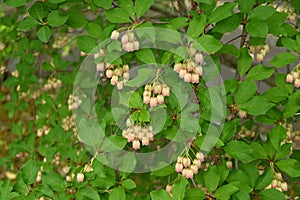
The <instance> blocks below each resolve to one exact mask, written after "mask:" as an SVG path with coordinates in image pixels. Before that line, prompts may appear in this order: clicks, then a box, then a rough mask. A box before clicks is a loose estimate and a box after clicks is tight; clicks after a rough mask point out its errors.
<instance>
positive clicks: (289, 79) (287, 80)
mask: <svg viewBox="0 0 300 200" xmlns="http://www.w3.org/2000/svg"><path fill="white" fill-rule="evenodd" d="M293 80H294V77H293V75H291V74H288V75H286V79H285V81H286V82H287V83H292V82H293Z"/></svg>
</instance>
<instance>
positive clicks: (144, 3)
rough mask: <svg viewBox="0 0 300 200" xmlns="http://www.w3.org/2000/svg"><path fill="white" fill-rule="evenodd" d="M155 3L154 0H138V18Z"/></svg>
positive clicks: (136, 10)
mask: <svg viewBox="0 0 300 200" xmlns="http://www.w3.org/2000/svg"><path fill="white" fill-rule="evenodd" d="M152 4H153V0H136V1H135V12H136V15H137V17H138V18H140V17H141V16H142V15H143V14H144V13H145V12H146V11H147V10H148V9H149V8H150V7H151V6H152Z"/></svg>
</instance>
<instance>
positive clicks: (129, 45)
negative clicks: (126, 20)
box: [121, 30, 140, 52]
mask: <svg viewBox="0 0 300 200" xmlns="http://www.w3.org/2000/svg"><path fill="white" fill-rule="evenodd" d="M121 43H122V49H123V50H124V51H127V52H131V51H137V50H139V49H140V43H139V41H138V40H137V39H136V36H135V34H134V31H133V30H130V31H127V32H126V33H125V34H124V35H123V36H122V38H121Z"/></svg>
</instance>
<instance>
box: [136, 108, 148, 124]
mask: <svg viewBox="0 0 300 200" xmlns="http://www.w3.org/2000/svg"><path fill="white" fill-rule="evenodd" d="M138 112H139V114H138V120H139V121H140V122H150V113H149V112H148V110H146V109H142V110H140V111H138Z"/></svg>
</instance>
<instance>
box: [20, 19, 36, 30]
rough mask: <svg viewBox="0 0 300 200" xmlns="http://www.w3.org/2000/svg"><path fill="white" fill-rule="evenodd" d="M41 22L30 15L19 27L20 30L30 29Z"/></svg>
mask: <svg viewBox="0 0 300 200" xmlns="http://www.w3.org/2000/svg"><path fill="white" fill-rule="evenodd" d="M37 24H39V23H38V22H37V21H36V20H35V19H34V18H33V17H31V16H28V17H26V18H24V19H23V20H22V21H21V22H20V23H19V26H18V28H19V29H20V30H24V31H28V30H30V29H32V28H33V27H35V26H36V25H37Z"/></svg>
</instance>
